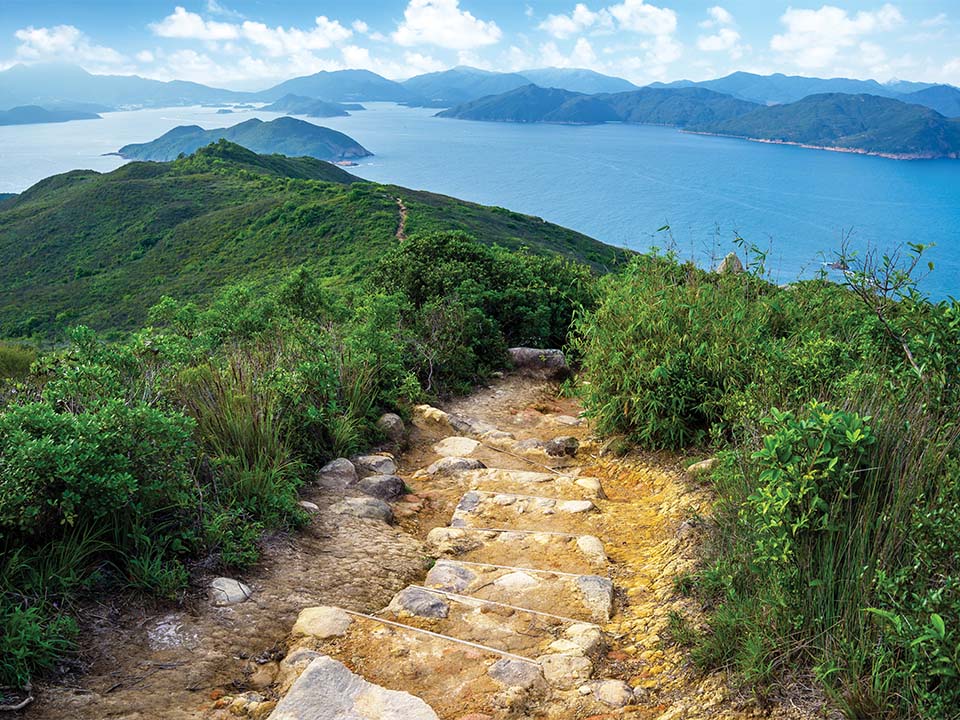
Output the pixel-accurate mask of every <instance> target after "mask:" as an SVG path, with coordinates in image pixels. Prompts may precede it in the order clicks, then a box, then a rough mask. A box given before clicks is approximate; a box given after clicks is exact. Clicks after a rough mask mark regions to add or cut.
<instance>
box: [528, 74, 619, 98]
mask: <svg viewBox="0 0 960 720" xmlns="http://www.w3.org/2000/svg"><path fill="white" fill-rule="evenodd" d="M520 74H521V75H523V77H525V78H527V79H529V80H530V82H532V83H533V84H534V85H539V86H540V87H555V88H562V89H563V90H570V91H572V92H579V93H585V94H587V95H595V94H596V93H618V92H628V91H630V90H636V89H637V86H636V85H634V84H633V83H632V82H630V81H628V80H624V79H623V78H618V77H612V76H610V75H601V74H600V73H598V72H594V71H593V70H585V69H582V68H540V69H538V70H524V71H523V72H521V73H520Z"/></svg>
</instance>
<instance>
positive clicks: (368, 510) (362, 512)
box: [330, 497, 393, 525]
mask: <svg viewBox="0 0 960 720" xmlns="http://www.w3.org/2000/svg"><path fill="white" fill-rule="evenodd" d="M330 510H331V511H332V512H334V513H336V514H337V515H351V516H353V517H357V518H366V519H369V520H379V521H380V522H385V523H387V524H388V525H389V524H391V523H392V522H393V511H392V510H391V509H390V506H389V505H387V504H386V503H385V502H384V501H383V500H378V499H377V498H372V497H364V498H347V499H345V500H341V501H340V502H338V503H336V504H335V505H333V506H331V507H330Z"/></svg>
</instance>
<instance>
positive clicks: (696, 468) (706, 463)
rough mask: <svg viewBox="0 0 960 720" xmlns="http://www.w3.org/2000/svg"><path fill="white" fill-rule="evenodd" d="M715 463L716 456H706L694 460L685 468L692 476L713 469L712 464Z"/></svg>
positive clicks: (714, 464)
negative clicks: (702, 458) (697, 460)
mask: <svg viewBox="0 0 960 720" xmlns="http://www.w3.org/2000/svg"><path fill="white" fill-rule="evenodd" d="M716 464H717V458H707V459H706V460H701V461H700V462H696V463H694V464H693V465H691V466H690V467H688V468H687V473H688V474H689V475H691V476H693V477H697V476H698V475H703V474H704V473H708V472H710V471H711V470H713V468H714V466H716Z"/></svg>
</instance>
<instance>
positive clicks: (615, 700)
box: [594, 680, 633, 707]
mask: <svg viewBox="0 0 960 720" xmlns="http://www.w3.org/2000/svg"><path fill="white" fill-rule="evenodd" d="M594 694H595V695H596V698H597V700H599V701H600V702H602V703H603V704H604V705H609V706H610V707H623V706H624V705H629V704H630V703H631V702H633V688H631V687H630V686H629V685H627V684H626V683H625V682H623V681H622V680H604V681H603V682H601V683H598V684H597V685H596V687H595V689H594Z"/></svg>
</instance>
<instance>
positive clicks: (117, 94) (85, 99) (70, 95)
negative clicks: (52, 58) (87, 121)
mask: <svg viewBox="0 0 960 720" xmlns="http://www.w3.org/2000/svg"><path fill="white" fill-rule="evenodd" d="M242 96H243V94H242V93H234V92H231V91H230V90H219V89H216V88H209V87H207V86H205V85H200V84H198V83H192V82H183V81H180V80H174V81H171V82H160V81H159V80H147V79H145V78H141V77H137V76H135V75H129V76H127V75H92V74H90V73H88V72H87V71H86V70H84V69H83V68H81V67H78V66H76V65H68V64H64V63H45V64H39V65H14V66H13V67H11V68H8V69H7V70H4V71H2V72H0V107H2V106H7V107H10V106H14V105H41V106H51V107H53V106H54V105H58V104H59V105H64V106H66V108H75V107H76V105H78V104H81V105H82V104H90V103H94V104H96V105H99V106H101V112H102V111H103V109H106V108H122V107H168V106H173V105H198V104H201V103H218V102H227V101H230V100H234V99H237V98H240V97H242ZM104 106H106V108H104Z"/></svg>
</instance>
